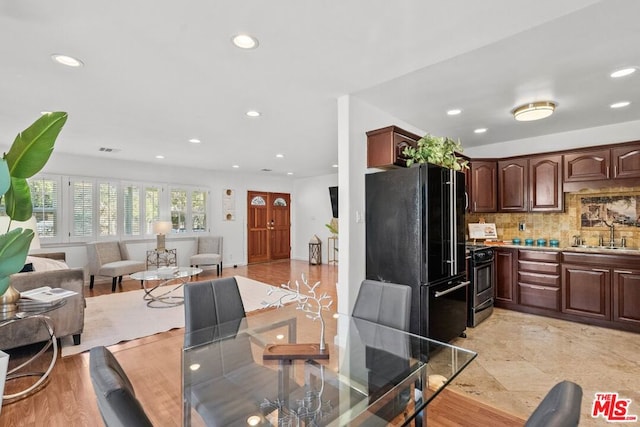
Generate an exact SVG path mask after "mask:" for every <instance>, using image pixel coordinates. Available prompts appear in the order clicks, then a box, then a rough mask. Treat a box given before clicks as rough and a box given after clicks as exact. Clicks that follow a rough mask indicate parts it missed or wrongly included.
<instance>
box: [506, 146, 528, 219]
mask: <svg viewBox="0 0 640 427" xmlns="http://www.w3.org/2000/svg"><path fill="white" fill-rule="evenodd" d="M528 167H529V162H528V160H527V159H523V158H520V159H510V160H500V161H499V162H498V189H499V191H498V210H499V211H500V212H526V211H527V209H528V200H527V199H528V196H529V169H528Z"/></svg>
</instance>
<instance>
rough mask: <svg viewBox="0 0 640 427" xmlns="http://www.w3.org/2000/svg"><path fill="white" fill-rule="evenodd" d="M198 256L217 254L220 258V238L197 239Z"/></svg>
mask: <svg viewBox="0 0 640 427" xmlns="http://www.w3.org/2000/svg"><path fill="white" fill-rule="evenodd" d="M197 253H199V254H218V255H221V256H222V236H200V237H198V252H197Z"/></svg>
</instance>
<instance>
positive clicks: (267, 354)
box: [263, 273, 333, 360]
mask: <svg viewBox="0 0 640 427" xmlns="http://www.w3.org/2000/svg"><path fill="white" fill-rule="evenodd" d="M302 285H304V288H303V287H302V286H301V285H300V282H298V281H297V280H296V281H295V286H292V285H291V284H290V282H288V283H286V284H283V285H280V287H279V288H274V289H270V290H269V291H268V292H267V295H274V294H281V295H280V297H279V298H278V299H276V300H275V301H273V302H263V305H264V306H265V307H276V308H280V307H282V306H284V305H285V304H287V303H290V302H296V304H297V306H296V310H300V311H302V312H304V313H306V317H308V318H309V319H311V320H313V321H316V320H320V342H319V344H295V343H294V344H270V345H268V346H267V347H266V348H265V350H264V354H263V359H265V360H275V359H278V360H292V359H328V358H329V352H328V350H327V348H326V344H325V341H324V330H325V322H324V318H323V317H322V312H323V311H328V310H329V308H330V307H331V305H332V304H333V299H332V298H331V296H330V295H329V294H327V293H326V292H322V293H321V294H319V293H318V292H317V288H318V286H319V285H320V282H319V281H318V282H316V283H314V284H313V285H310V284H309V282H308V280H307V278H306V277H305V275H304V273H303V274H302Z"/></svg>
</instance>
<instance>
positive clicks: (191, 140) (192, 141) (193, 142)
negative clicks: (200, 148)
mask: <svg viewBox="0 0 640 427" xmlns="http://www.w3.org/2000/svg"><path fill="white" fill-rule="evenodd" d="M189 142H190V143H192V144H200V143H201V142H202V141H200V140H199V139H198V138H191V139H190V140H189Z"/></svg>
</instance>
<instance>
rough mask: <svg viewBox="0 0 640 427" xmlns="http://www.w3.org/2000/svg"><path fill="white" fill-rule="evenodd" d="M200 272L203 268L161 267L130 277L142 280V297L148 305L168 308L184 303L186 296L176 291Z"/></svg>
mask: <svg viewBox="0 0 640 427" xmlns="http://www.w3.org/2000/svg"><path fill="white" fill-rule="evenodd" d="M200 273H202V269H201V268H193V267H161V268H159V269H157V270H147V271H139V272H137V273H133V274H131V275H129V277H131V278H132V279H134V280H140V281H141V282H142V288H143V289H144V296H143V297H142V298H143V299H144V300H145V301H147V307H151V308H167V307H175V306H178V305H181V304H184V297H183V296H181V295H175V293H176V292H177V291H179V290H180V289H182V287H183V286H184V284H185V283H187V282H188V281H189V280H191V276H195V275H197V274H200ZM150 282H151V283H152V284H153V285H152V286H150ZM176 285H177V286H176Z"/></svg>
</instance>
